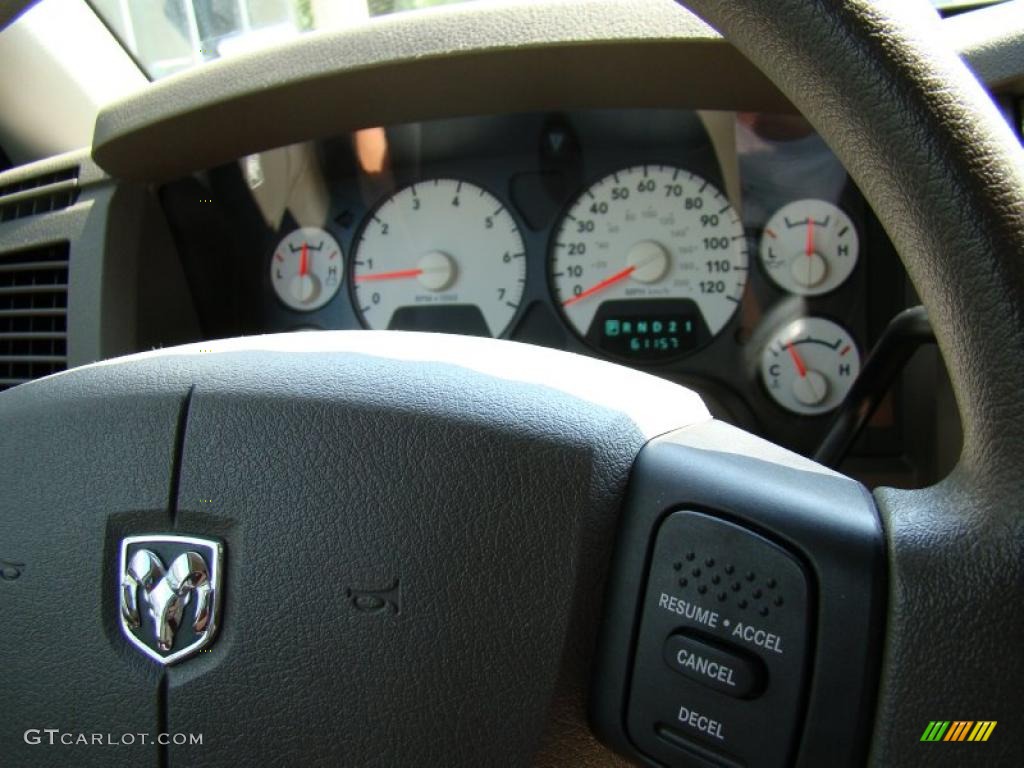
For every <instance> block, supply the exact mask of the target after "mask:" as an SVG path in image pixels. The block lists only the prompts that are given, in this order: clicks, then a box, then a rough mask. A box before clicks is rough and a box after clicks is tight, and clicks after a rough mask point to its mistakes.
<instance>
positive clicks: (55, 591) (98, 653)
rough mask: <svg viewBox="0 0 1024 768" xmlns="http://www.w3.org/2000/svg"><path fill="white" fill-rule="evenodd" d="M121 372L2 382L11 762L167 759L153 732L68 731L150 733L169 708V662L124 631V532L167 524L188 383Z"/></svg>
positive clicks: (0, 497) (2, 554)
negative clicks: (9, 385)
mask: <svg viewBox="0 0 1024 768" xmlns="http://www.w3.org/2000/svg"><path fill="white" fill-rule="evenodd" d="M119 373H120V372H119V371H118V370H117V369H107V370H100V369H83V370H80V371H77V372H75V373H74V374H68V375H63V376H55V377H52V378H49V379H47V380H40V381H38V382H32V383H29V384H24V385H22V386H19V387H15V388H13V389H10V390H8V391H6V392H4V393H2V394H0V489H2V491H0V606H2V608H0V610H2V613H3V622H2V628H0V692H2V693H0V697H2V699H3V702H4V704H3V707H2V709H0V755H2V758H0V762H2V763H3V765H4V766H10V768H22V767H23V766H26V767H27V766H65V765H67V764H68V762H69V761H73V762H75V763H78V764H81V765H110V764H111V759H112V758H111V752H110V751H109V750H112V749H117V750H118V752H117V756H118V760H120V761H122V763H123V764H128V763H130V764H132V765H137V766H145V765H156V764H157V759H158V756H157V750H156V747H155V746H154V745H153V744H149V745H142V744H140V743H139V742H136V743H135V744H133V745H130V746H122V747H116V748H115V747H107V748H101V747H88V746H85V747H83V746H78V747H74V746H67V745H63V744H61V742H60V739H61V738H62V736H61V734H67V735H68V736H66V738H76V737H77V736H78V735H79V734H92V733H115V734H117V738H120V734H122V733H133V734H134V733H147V734H151V733H153V732H154V731H155V730H157V723H158V718H159V706H160V703H159V696H158V683H159V673H158V671H157V669H156V667H155V665H154V664H152V663H151V662H150V661H148V660H147V659H145V658H143V656H142V655H141V654H139V653H138V652H136V651H134V650H131V649H129V648H128V647H127V643H125V642H123V641H122V639H121V637H120V635H119V634H118V627H117V613H116V610H117V609H116V604H115V597H116V589H117V581H116V578H117V565H116V561H117V556H118V549H117V541H116V539H117V538H118V537H119V536H121V535H124V534H126V533H128V532H130V531H134V530H135V529H136V527H137V526H140V525H144V526H145V525H148V526H153V527H165V526H167V525H168V524H169V519H168V517H167V509H168V500H169V495H170V492H171V488H172V484H171V465H172V459H173V456H174V442H175V433H176V431H177V428H178V423H179V415H180V411H181V407H182V404H183V403H184V399H185V395H186V393H187V392H188V386H189V385H188V382H187V380H185V379H183V378H179V377H175V376H169V375H167V371H166V369H164V370H158V366H156V365H153V364H147V365H139V366H135V367H134V369H133V370H132V372H131V374H130V375H124V376H121V375H119ZM45 728H51V729H59V731H60V734H57V735H53V734H46V733H43V732H41V729H45ZM30 729H36V730H37V731H39V732H38V733H35V734H29V735H28V736H27V737H26V735H25V732H26V731H28V730H30ZM51 736H52V737H53V738H55V739H56V740H57V741H56V743H55V744H50V743H49V739H50V738H51ZM36 737H38V738H39V739H41V740H42V742H41V743H35V744H33V743H31V740H32V739H33V738H36ZM87 738H88V737H87ZM26 739H27V740H26Z"/></svg>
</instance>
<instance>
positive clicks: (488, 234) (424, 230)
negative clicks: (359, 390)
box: [352, 179, 526, 336]
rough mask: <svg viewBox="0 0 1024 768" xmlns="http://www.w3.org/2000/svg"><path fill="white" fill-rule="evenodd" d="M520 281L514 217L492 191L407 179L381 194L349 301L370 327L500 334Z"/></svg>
mask: <svg viewBox="0 0 1024 768" xmlns="http://www.w3.org/2000/svg"><path fill="white" fill-rule="evenodd" d="M525 283H526V255H525V250H524V248H523V238H522V236H521V235H520V234H519V227H518V226H517V225H516V222H515V220H514V219H513V218H512V216H511V214H510V213H509V212H508V210H506V208H505V206H504V205H503V204H502V203H501V201H499V200H498V199H497V198H496V197H494V195H492V194H490V193H489V192H487V191H486V190H484V189H481V188H480V187H478V186H476V185H475V184H470V183H469V182H466V181H458V180H456V179H432V180H428V181H424V182H420V183H418V184H413V185H411V186H408V187H405V188H403V189H400V190H399V191H398V192H396V193H395V194H394V195H392V196H391V197H389V198H388V199H387V200H385V201H384V202H383V203H382V204H381V205H380V207H378V208H377V210H376V211H375V212H374V214H373V215H372V216H371V217H370V220H369V221H368V223H367V224H366V226H365V228H364V230H363V233H362V236H361V238H360V239H359V242H358V243H357V245H356V251H355V264H354V267H353V270H352V284H353V291H354V295H355V301H356V306H357V307H358V309H359V312H360V314H361V315H362V318H363V322H364V323H365V324H366V326H367V327H369V328H376V329H388V328H399V329H406V330H411V329H418V330H441V331H450V332H455V333H467V334H475V335H490V336H500V335H501V334H502V333H504V332H505V331H506V330H507V329H508V326H509V325H510V323H511V322H512V319H513V317H514V316H515V314H516V310H518V309H519V304H520V301H521V300H522V297H523V287H524V285H525Z"/></svg>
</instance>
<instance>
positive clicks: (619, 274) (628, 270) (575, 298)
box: [562, 266, 636, 307]
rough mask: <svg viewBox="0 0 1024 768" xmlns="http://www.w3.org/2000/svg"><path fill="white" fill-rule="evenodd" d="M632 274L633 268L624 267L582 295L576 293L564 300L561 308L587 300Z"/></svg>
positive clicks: (634, 270) (634, 268)
mask: <svg viewBox="0 0 1024 768" xmlns="http://www.w3.org/2000/svg"><path fill="white" fill-rule="evenodd" d="M634 272H636V267H635V266H633V267H626V268H625V269H624V270H622V271H621V272H616V273H615V274H614V275H612V276H611V277H606V278H605V279H604V280H602V281H601V282H600V283H598V284H597V285H592V286H591V287H590V288H587V290H585V291H583V292H582V293H577V294H576V295H575V296H571V297H570V298H568V299H566V300H565V301H563V302H562V306H563V307H568V306H569V305H570V304H575V303H576V302H577V301H580V300H581V299H585V298H587V296H593V295H594V294H595V293H598V292H599V291H603V290H604V289H605V288H607V287H608V286H610V285H615V283H617V282H619V281H620V280H625V279H626V278H627V277H629V276H630V275H632V274H633V273H634Z"/></svg>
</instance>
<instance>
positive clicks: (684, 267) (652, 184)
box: [551, 165, 748, 360]
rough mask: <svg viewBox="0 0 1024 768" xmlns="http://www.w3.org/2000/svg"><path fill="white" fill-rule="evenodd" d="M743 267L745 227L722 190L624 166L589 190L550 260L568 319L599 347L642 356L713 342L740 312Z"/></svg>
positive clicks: (678, 174)
mask: <svg viewBox="0 0 1024 768" xmlns="http://www.w3.org/2000/svg"><path fill="white" fill-rule="evenodd" d="M747 269H748V266H747V248H746V242H745V238H744V235H743V225H742V223H741V222H740V218H739V216H737V215H736V212H735V211H734V210H733V208H732V206H731V205H729V202H728V200H726V199H725V196H724V195H723V194H722V193H721V192H720V191H719V190H718V189H716V188H715V187H714V185H712V184H711V182H709V181H707V180H706V179H703V178H701V177H700V176H697V175H696V174H693V173H690V172H688V171H686V170H683V169H682V168H675V167H673V166H668V165H644V166H635V167H633V168H627V169H624V170H621V171H618V172H617V173H613V174H611V175H609V176H606V177H605V178H603V179H601V180H600V181H598V182H597V183H596V184H594V185H593V186H591V187H589V188H588V189H586V190H585V191H584V192H583V194H582V195H580V197H579V198H578V199H577V200H576V201H575V202H574V203H573V205H572V207H571V208H570V209H569V212H568V213H567V214H566V215H565V218H564V219H563V220H562V222H561V224H560V226H559V228H558V232H557V234H556V237H555V243H554V248H553V253H552V257H551V275H552V285H553V288H554V293H555V297H556V299H557V301H558V303H559V304H560V305H561V307H562V311H563V312H564V313H565V317H566V318H567V319H568V321H569V323H570V324H571V325H572V326H573V327H574V328H575V329H576V331H577V332H578V333H579V334H580V335H581V336H582V337H583V338H584V339H586V340H587V341H588V342H589V343H591V344H592V345H593V346H595V347H597V348H598V349H601V350H603V351H605V352H609V353H611V354H615V355H619V356H622V357H629V358H632V359H639V360H643V359H648V360H658V359H664V358H669V357H674V356H677V355H680V354H683V353H685V352H687V351H690V350H693V349H695V348H697V347H698V346H701V345H703V344H704V343H706V342H708V341H710V340H711V338H712V337H714V336H715V334H717V333H719V332H720V331H721V330H722V328H723V327H724V326H725V324H726V323H727V322H728V321H729V319H730V318H731V317H732V316H733V314H734V313H735V312H736V308H737V307H738V306H739V303H740V298H741V297H742V295H743V290H744V288H745V286H746V283H747Z"/></svg>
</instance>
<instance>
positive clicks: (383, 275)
mask: <svg viewBox="0 0 1024 768" xmlns="http://www.w3.org/2000/svg"><path fill="white" fill-rule="evenodd" d="M422 274H423V270H422V269H399V270H397V271H395V272H378V273H377V274H375V275H356V282H357V283H365V282H366V281H367V280H400V279H402V278H403V277H417V276H418V275H422Z"/></svg>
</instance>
